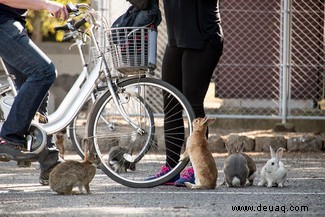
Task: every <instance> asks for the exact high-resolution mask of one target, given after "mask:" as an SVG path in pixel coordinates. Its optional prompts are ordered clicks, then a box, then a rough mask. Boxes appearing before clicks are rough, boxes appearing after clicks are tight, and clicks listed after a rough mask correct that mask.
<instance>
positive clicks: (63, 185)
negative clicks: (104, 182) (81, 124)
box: [49, 139, 100, 195]
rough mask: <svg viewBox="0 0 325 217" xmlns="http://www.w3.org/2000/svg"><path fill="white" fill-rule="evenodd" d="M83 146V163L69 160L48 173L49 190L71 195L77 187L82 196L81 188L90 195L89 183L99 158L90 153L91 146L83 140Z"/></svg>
mask: <svg viewBox="0 0 325 217" xmlns="http://www.w3.org/2000/svg"><path fill="white" fill-rule="evenodd" d="M83 144H84V145H85V158H84V160H83V161H81V162H79V161H74V160H69V161H65V162H62V163H60V164H58V165H57V166H56V167H54V169H53V170H52V171H51V172H50V177H49V185H50V188H51V189H52V190H53V191H55V192H57V193H58V194H64V195H71V194H72V189H73V187H75V186H78V188H79V191H80V193H81V194H83V188H85V190H86V191H87V194H90V193H91V192H90V188H89V183H90V182H91V181H92V179H93V178H94V176H95V174H96V167H97V166H98V164H99V163H100V161H99V158H97V156H96V154H95V153H93V151H92V148H91V147H92V145H91V144H90V142H89V141H88V140H87V139H84V140H83Z"/></svg>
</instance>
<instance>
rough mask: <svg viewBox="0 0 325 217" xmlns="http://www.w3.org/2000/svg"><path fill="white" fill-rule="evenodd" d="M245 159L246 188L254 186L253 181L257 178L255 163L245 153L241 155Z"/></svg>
mask: <svg viewBox="0 0 325 217" xmlns="http://www.w3.org/2000/svg"><path fill="white" fill-rule="evenodd" d="M241 154H242V155H243V156H244V157H245V158H246V162H247V166H248V177H247V182H246V185H247V186H252V185H253V184H254V179H255V178H256V176H257V171H256V163H255V161H254V160H253V159H252V158H251V157H250V156H249V155H247V154H246V153H241Z"/></svg>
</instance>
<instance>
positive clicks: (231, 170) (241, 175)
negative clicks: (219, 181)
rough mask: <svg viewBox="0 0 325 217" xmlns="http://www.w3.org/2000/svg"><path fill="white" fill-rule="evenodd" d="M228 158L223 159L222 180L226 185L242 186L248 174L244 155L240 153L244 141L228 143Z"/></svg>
mask: <svg viewBox="0 0 325 217" xmlns="http://www.w3.org/2000/svg"><path fill="white" fill-rule="evenodd" d="M226 148H227V150H228V155H229V156H228V158H227V159H226V160H225V161H224V169H223V172H224V175H225V177H224V182H223V183H225V184H226V185H227V186H228V187H243V186H245V185H246V181H247V178H248V174H249V168H248V165H247V160H246V157H244V155H243V154H242V152H243V149H244V143H239V144H237V145H236V144H228V145H226Z"/></svg>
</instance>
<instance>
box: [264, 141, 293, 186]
mask: <svg viewBox="0 0 325 217" xmlns="http://www.w3.org/2000/svg"><path fill="white" fill-rule="evenodd" d="M284 150H285V149H284V148H279V149H278V150H277V151H276V153H275V152H274V150H273V148H272V147H271V146H270V152H271V159H270V160H268V161H267V162H266V164H265V166H264V167H263V168H262V170H261V178H260V182H259V183H258V186H265V185H267V187H269V188H270V187H273V186H275V187H276V186H278V187H283V185H284V182H285V181H286V177H287V170H286V168H285V167H284V164H283V162H282V161H281V158H282V155H283V151H284Z"/></svg>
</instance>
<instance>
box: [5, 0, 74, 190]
mask: <svg viewBox="0 0 325 217" xmlns="http://www.w3.org/2000/svg"><path fill="white" fill-rule="evenodd" d="M28 9H32V10H47V11H48V12H49V13H51V14H52V15H53V16H54V17H55V18H61V19H63V20H66V19H67V18H68V16H69V14H68V11H67V9H66V7H65V6H64V5H62V4H60V3H57V2H53V1H49V0H32V1H28V0H0V57H1V58H2V59H3V61H4V62H5V64H6V66H7V68H8V70H9V73H10V74H12V75H14V77H15V79H14V80H15V85H16V86H17V88H18V89H19V91H18V94H17V96H16V97H15V100H14V103H13V105H12V107H11V110H10V112H9V115H8V117H7V119H6V121H5V122H4V124H3V126H2V129H1V133H0V137H1V138H0V160H15V161H32V160H38V161H39V163H40V166H41V174H40V180H39V181H40V183H41V184H43V185H47V184H48V175H49V172H50V170H51V169H52V168H53V167H54V166H55V165H56V164H58V163H59V162H60V161H61V160H62V159H61V158H60V157H59V152H58V150H57V148H56V147H55V145H54V143H53V142H52V137H51V136H49V137H48V143H47V148H45V149H44V150H43V151H42V152H41V153H40V154H39V155H37V154H35V153H31V152H28V151H26V149H25V148H24V147H25V143H26V138H25V136H26V134H27V132H28V129H29V127H30V124H31V121H32V119H33V118H34V116H35V113H36V112H37V111H39V112H40V113H41V114H42V115H44V117H45V118H44V119H43V120H41V122H46V121H47V118H46V115H47V109H46V107H47V103H48V102H47V101H48V90H49V89H50V87H51V86H52V84H53V83H54V81H55V78H56V69H55V66H54V64H53V63H52V62H51V60H50V59H49V58H48V57H47V56H46V55H45V54H44V53H43V52H42V51H41V50H40V49H39V48H38V47H37V46H36V45H35V44H34V43H33V42H32V41H31V39H30V38H29V37H28V35H27V32H26V29H25V25H26V14H27V10H28Z"/></svg>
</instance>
